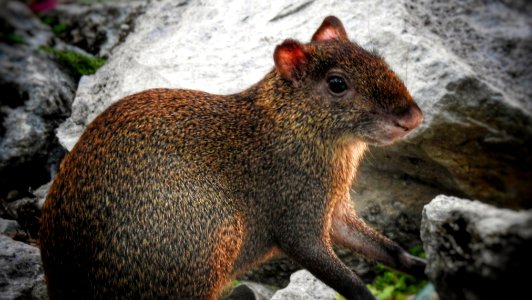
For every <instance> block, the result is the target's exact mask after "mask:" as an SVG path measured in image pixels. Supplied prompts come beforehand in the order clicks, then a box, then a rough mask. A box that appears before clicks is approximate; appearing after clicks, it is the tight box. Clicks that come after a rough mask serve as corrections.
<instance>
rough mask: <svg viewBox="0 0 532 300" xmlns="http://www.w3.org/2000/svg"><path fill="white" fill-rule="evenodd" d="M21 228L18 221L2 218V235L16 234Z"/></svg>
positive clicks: (0, 220) (0, 223) (0, 232)
mask: <svg viewBox="0 0 532 300" xmlns="http://www.w3.org/2000/svg"><path fill="white" fill-rule="evenodd" d="M19 230H20V226H19V225H18V223H17V221H14V220H6V219H2V218H0V235H1V234H3V235H7V236H14V235H15V234H16V233H17V232H18V231H19Z"/></svg>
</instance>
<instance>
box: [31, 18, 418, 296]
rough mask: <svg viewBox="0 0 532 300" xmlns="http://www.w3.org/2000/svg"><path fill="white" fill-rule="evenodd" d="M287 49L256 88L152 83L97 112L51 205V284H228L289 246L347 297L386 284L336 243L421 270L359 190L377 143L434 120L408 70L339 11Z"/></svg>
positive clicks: (88, 287)
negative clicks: (360, 206) (366, 278)
mask: <svg viewBox="0 0 532 300" xmlns="http://www.w3.org/2000/svg"><path fill="white" fill-rule="evenodd" d="M274 60H275V68H274V69H273V70H272V71H271V72H269V73H268V74H267V75H266V76H265V78H264V79H263V80H261V81H260V82H259V83H257V84H255V85H254V86H252V87H250V88H249V89H247V90H245V91H243V92H242V93H239V94H234V95H229V96H218V95H212V94H207V93H204V92H200V91H188V90H171V89H155V90H148V91H145V92H142V93H138V94H135V95H131V96H129V97H126V98H124V99H122V100H120V101H118V102H116V103H115V104H113V105H111V106H110V107H109V108H108V109H107V110H106V111H104V112H103V113H102V114H101V115H100V116H98V117H97V118H96V119H95V120H94V121H93V122H92V123H91V124H90V125H89V126H88V128H87V129H86V131H85V132H84V133H83V135H82V136H81V138H80V140H79V141H78V143H77V144H76V145H75V147H74V148H73V149H72V151H71V152H70V153H69V154H68V155H67V156H66V158H65V159H64V161H63V162H62V164H61V166H60V168H59V171H58V174H57V176H56V178H55V180H54V183H53V185H52V187H51V189H50V192H49V194H48V197H47V199H46V202H45V205H44V207H43V212H42V227H41V232H40V239H41V250H42V258H43V263H44V269H45V274H46V279H47V284H48V291H49V295H50V298H51V299H119V298H120V299H137V298H139V299H216V298H217V297H218V296H219V295H220V293H221V292H222V290H223V288H224V285H225V284H226V283H227V282H228V280H230V279H232V278H234V277H235V276H237V275H238V274H240V273H242V272H243V271H246V270H248V269H249V268H251V267H252V266H254V265H256V264H258V263H260V262H262V261H264V260H266V259H268V258H269V257H271V256H272V255H273V254H275V253H278V252H280V253H284V254H286V255H288V256H289V257H291V258H292V259H294V260H295V261H296V262H298V263H299V264H301V265H302V266H303V267H305V268H307V269H308V270H309V271H310V272H312V273H313V274H314V275H315V276H317V277H318V278H319V279H321V280H322V281H324V282H325V283H326V284H328V285H330V286H331V287H333V288H334V289H336V290H337V291H338V292H340V293H341V294H343V295H344V296H346V297H347V298H349V299H373V297H372V296H371V295H370V293H369V292H368V290H367V289H366V288H365V286H364V285H363V284H362V282H361V280H360V279H359V278H358V277H357V275H356V274H354V273H353V272H352V271H351V270H349V269H348V268H347V267H346V266H345V265H344V264H343V263H342V262H341V261H340V260H339V259H338V258H337V256H336V255H335V253H334V252H333V250H332V244H333V243H335V242H336V243H340V244H343V245H345V246H347V247H349V248H351V249H352V250H354V251H356V252H359V253H361V254H363V255H365V256H367V257H369V258H372V259H376V260H379V261H382V262H384V263H385V264H388V265H390V266H391V267H394V268H397V269H399V270H403V271H406V272H410V273H414V274H416V275H419V274H422V273H423V269H424V263H423V262H422V261H419V260H417V259H415V258H413V257H411V256H409V255H408V254H406V253H405V251H404V250H403V249H401V248H400V247H399V246H397V245H396V244H395V243H393V242H392V241H390V240H388V239H387V238H385V237H383V236H382V235H380V234H379V233H377V232H376V231H374V230H372V229H371V228H370V227H368V226H367V225H366V224H365V223H364V222H363V221H362V220H361V219H360V218H358V217H357V216H356V213H355V212H354V210H353V209H352V207H351V199H350V196H349V189H350V187H351V184H352V182H353V179H354V177H355V175H356V170H357V167H358V164H359V161H360V159H361V157H362V155H363V153H364V150H365V149H366V145H367V144H368V143H372V144H389V143H391V142H393V141H394V140H396V139H398V138H400V137H402V136H404V135H405V134H406V133H408V132H410V131H411V130H412V129H413V128H415V127H416V126H417V125H418V124H419V123H420V122H421V111H420V110H419V108H418V107H417V105H416V104H415V103H414V101H413V100H412V98H411V97H410V95H409V94H408V91H407V90H406V88H405V87H404V85H403V83H402V82H401V81H400V80H399V79H398V78H397V76H396V75H395V73H393V72H392V71H391V70H390V69H389V68H388V66H387V65H386V63H385V62H384V61H383V60H382V59H381V58H380V57H379V56H377V55H376V54H373V53H369V52H367V51H365V50H364V49H362V48H361V47H359V46H358V45H356V44H354V43H352V42H350V41H349V40H348V39H347V35H346V34H345V30H344V29H343V26H342V24H341V23H340V21H339V20H338V19H336V18H334V17H328V18H327V19H325V21H324V22H323V24H322V26H321V27H320V28H319V29H318V31H317V32H316V33H315V34H314V36H313V39H312V42H311V43H308V44H301V43H299V42H297V41H293V40H287V41H285V42H284V43H283V44H281V45H279V46H278V47H277V48H276V50H275V53H274Z"/></svg>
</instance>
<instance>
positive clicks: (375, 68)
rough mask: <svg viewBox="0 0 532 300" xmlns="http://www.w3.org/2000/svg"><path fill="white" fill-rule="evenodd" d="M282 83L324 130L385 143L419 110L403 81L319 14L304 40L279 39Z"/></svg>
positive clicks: (417, 119)
mask: <svg viewBox="0 0 532 300" xmlns="http://www.w3.org/2000/svg"><path fill="white" fill-rule="evenodd" d="M274 60H275V67H276V70H277V72H278V73H279V74H280V76H281V77H282V80H284V83H285V84H286V85H288V86H290V88H291V89H292V90H293V91H294V93H297V94H298V95H304V96H303V97H298V99H296V101H302V102H303V103H299V104H300V107H306V108H307V109H306V111H307V113H312V114H313V115H314V116H315V117H316V118H318V119H320V120H321V122H323V126H324V130H330V131H331V132H334V134H337V135H339V136H349V137H355V138H359V139H361V140H363V141H364V142H367V143H370V144H378V145H385V144H390V143H392V142H394V141H395V140H397V139H399V138H401V137H403V136H405V135H406V134H408V133H409V132H411V131H412V130H413V129H414V128H416V127H417V126H418V125H419V124H420V123H421V121H422V119H423V115H422V113H421V110H420V109H419V107H418V106H417V105H416V103H415V102H414V100H413V99H412V97H411V96H410V94H409V93H408V91H407V89H406V87H405V85H404V84H403V82H402V81H401V80H400V79H399V78H398V77H397V75H396V74H395V73H394V72H393V71H392V70H391V69H390V67H389V66H388V65H387V64H386V62H385V61H384V60H383V59H382V58H381V57H380V56H379V55H378V54H376V53H372V52H368V51H366V50H364V49H363V48H362V47H360V46H359V45H357V44H356V43H353V42H351V41H349V38H348V37H347V34H346V32H345V29H344V27H343V25H342V23H341V21H340V20H339V19H338V18H336V17H333V16H330V17H327V18H325V20H324V21H323V23H322V25H321V26H320V27H319V28H318V30H317V31H316V33H314V35H313V37H312V41H311V42H310V43H308V44H302V43H300V42H298V41H295V40H290V39H289V40H285V41H284V42H283V43H282V44H281V45H279V46H277V48H276V49H275V52H274Z"/></svg>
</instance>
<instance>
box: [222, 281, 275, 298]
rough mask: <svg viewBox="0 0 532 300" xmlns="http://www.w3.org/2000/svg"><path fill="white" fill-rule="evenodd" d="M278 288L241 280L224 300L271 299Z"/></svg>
mask: <svg viewBox="0 0 532 300" xmlns="http://www.w3.org/2000/svg"><path fill="white" fill-rule="evenodd" d="M275 290H276V289H274V288H273V287H271V286H266V285H263V284H260V283H256V282H251V281H241V282H240V283H239V284H238V285H237V286H236V287H234V288H233V290H232V291H231V293H230V294H229V295H228V296H226V297H222V299H223V300H270V299H271V298H272V296H273V294H274V292H275Z"/></svg>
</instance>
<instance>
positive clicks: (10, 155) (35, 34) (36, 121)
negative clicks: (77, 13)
mask: <svg viewBox="0 0 532 300" xmlns="http://www.w3.org/2000/svg"><path fill="white" fill-rule="evenodd" d="M0 27H2V28H1V29H2V32H5V33H7V34H12V35H18V36H19V37H21V39H22V40H21V42H19V43H15V42H12V41H10V40H9V39H7V38H5V36H4V37H3V38H1V39H0V94H1V95H2V102H1V103H0V178H1V179H0V192H1V193H0V197H2V196H3V194H5V193H7V192H9V191H10V190H19V191H20V192H21V195H22V196H23V195H24V193H25V192H26V191H27V190H28V187H33V188H35V187H38V186H39V185H41V184H43V183H45V182H47V181H49V180H50V177H51V176H52V175H53V174H52V172H53V171H52V170H53V169H54V168H55V166H56V165H57V163H58V160H59V157H60V156H61V154H62V153H64V151H63V150H61V149H62V147H61V146H60V145H59V144H58V142H57V140H56V138H55V132H54V129H55V128H56V127H57V126H58V124H59V123H61V122H62V121H64V119H65V118H66V117H68V116H69V115H70V104H71V103H72V101H73V99H74V95H75V94H74V91H75V88H76V82H75V79H74V78H73V76H72V75H71V74H70V73H69V72H68V71H67V70H65V69H64V68H63V67H62V66H61V65H59V64H58V63H56V62H55V61H53V60H51V58H50V56H49V55H48V54H47V53H45V52H44V51H42V50H40V49H39V47H40V46H43V45H49V44H51V43H53V42H55V41H54V39H53V36H52V32H51V30H50V29H49V28H48V27H46V26H45V25H43V24H42V23H40V21H39V20H38V19H37V18H35V16H33V14H32V13H31V12H30V11H29V9H28V8H27V7H26V6H25V5H24V4H23V3H21V2H17V1H2V9H1V10H0ZM28 173H31V176H28Z"/></svg>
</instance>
